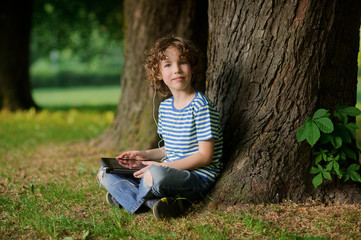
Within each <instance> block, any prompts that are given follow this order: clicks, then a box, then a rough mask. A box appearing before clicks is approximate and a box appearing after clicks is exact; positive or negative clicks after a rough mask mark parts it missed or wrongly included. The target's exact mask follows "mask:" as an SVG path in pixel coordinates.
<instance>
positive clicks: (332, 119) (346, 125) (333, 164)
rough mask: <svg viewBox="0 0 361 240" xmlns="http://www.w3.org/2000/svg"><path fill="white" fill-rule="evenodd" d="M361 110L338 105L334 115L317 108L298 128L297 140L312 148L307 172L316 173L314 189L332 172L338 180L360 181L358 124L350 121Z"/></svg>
mask: <svg viewBox="0 0 361 240" xmlns="http://www.w3.org/2000/svg"><path fill="white" fill-rule="evenodd" d="M360 114H361V111H360V110H359V109H358V108H356V107H350V106H341V105H337V106H336V109H335V110H334V112H333V115H331V114H330V113H329V111H328V110H326V109H319V110H317V111H316V112H315V113H314V114H313V116H312V117H311V116H308V117H307V118H306V121H305V123H304V124H302V125H301V126H300V127H299V128H298V130H297V141H298V142H302V141H304V140H306V141H307V142H308V143H309V144H310V145H311V147H312V148H313V154H314V155H315V159H314V160H315V162H314V166H312V167H311V169H310V173H311V174H315V175H316V176H315V177H314V178H313V180H312V184H313V185H314V187H315V188H317V187H318V186H319V185H320V184H321V183H322V182H323V180H324V179H326V180H331V179H332V175H335V176H337V177H338V178H339V179H344V181H348V180H349V179H351V180H353V181H356V182H361V176H360V174H359V170H360V162H359V161H358V155H359V149H358V148H357V147H356V129H358V127H357V125H356V124H355V123H353V122H349V117H356V116H358V115H360Z"/></svg>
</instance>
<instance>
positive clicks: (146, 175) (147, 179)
mask: <svg viewBox="0 0 361 240" xmlns="http://www.w3.org/2000/svg"><path fill="white" fill-rule="evenodd" d="M144 184H145V185H146V186H147V187H152V186H153V177H152V174H151V173H150V171H149V170H148V171H146V172H145V173H144Z"/></svg>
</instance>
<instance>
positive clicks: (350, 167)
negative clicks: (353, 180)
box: [347, 163, 360, 171]
mask: <svg viewBox="0 0 361 240" xmlns="http://www.w3.org/2000/svg"><path fill="white" fill-rule="evenodd" d="M359 169H360V165H359V164H356V163H353V164H351V165H350V166H348V168H347V170H353V171H358V170H359Z"/></svg>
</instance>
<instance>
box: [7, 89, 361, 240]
mask: <svg viewBox="0 0 361 240" xmlns="http://www.w3.org/2000/svg"><path fill="white" fill-rule="evenodd" d="M87 90H88V95H91V96H92V97H93V96H94V94H99V91H95V92H96V93H94V92H93V91H92V90H91V89H85V88H83V90H82V91H84V92H83V94H84V95H87V93H86V92H87ZM103 90H104V89H103ZM108 90H109V91H105V90H104V92H103V95H104V96H99V97H97V98H96V99H97V100H98V101H97V102H94V103H92V104H91V105H89V104H88V103H87V102H86V101H85V100H83V99H82V98H81V97H80V96H81V94H75V95H74V98H73V102H68V103H66V104H64V102H63V103H57V104H56V100H55V99H58V100H57V101H63V100H59V99H61V92H62V91H61V90H60V89H58V90H57V91H55V90H54V92H41V91H40V92H39V91H38V90H36V91H35V92H34V93H35V95H37V97H36V99H37V102H38V104H39V105H40V106H42V107H44V108H45V109H44V110H43V111H41V112H35V111H34V110H29V111H22V112H16V113H11V112H7V111H2V112H0V136H1V137H0V239H128V238H130V239H326V238H325V237H327V238H331V237H332V238H334V239H342V238H343V239H345V238H354V239H357V238H360V237H361V235H360V233H359V231H358V230H357V229H358V227H359V222H361V211H360V206H357V205H347V206H342V207H341V206H327V207H326V206H323V205H322V204H320V203H314V202H310V203H306V204H304V205H298V204H294V203H291V202H284V203H282V204H279V205H273V204H270V205H263V204H259V205H254V204H247V205H241V206H235V207H228V208H223V207H222V206H221V205H217V204H213V205H212V204H211V205H209V206H204V205H203V204H202V203H198V204H195V205H193V206H192V208H191V209H190V211H189V212H188V213H187V214H186V215H185V216H184V217H182V218H178V219H171V220H167V221H156V220H154V219H153V217H152V214H151V212H145V213H141V214H136V215H132V214H129V213H128V212H126V211H125V210H119V209H113V208H109V207H108V206H107V205H106V204H104V195H105V191H104V190H103V189H101V188H99V186H98V184H97V182H96V180H95V175H96V172H97V170H98V168H99V158H100V157H101V156H112V155H115V154H117V152H114V151H113V150H110V149H100V148H97V147H95V146H91V145H89V144H87V141H89V140H91V139H93V138H94V137H96V136H98V135H99V134H100V133H102V132H103V131H104V129H106V128H107V127H108V126H109V125H110V124H111V123H112V121H113V118H114V111H112V110H109V109H108V108H107V106H108V104H110V105H111V106H113V107H115V106H116V103H117V101H118V99H117V98H118V97H117V98H115V99H113V102H108V100H109V97H110V95H112V94H113V92H112V91H113V89H112V88H109V89H108ZM72 92H73V91H71V90H70V89H68V90H66V91H64V92H63V93H64V95H63V97H64V98H65V100H68V98H69V96H70V95H67V94H70V93H72ZM55 93H56V94H55ZM42 94H43V95H42ZM72 94H73V93H72ZM41 95H42V97H43V98H42V97H40V96H41ZM56 95H59V96H56ZM75 99H78V100H77V101H75ZM51 101H54V103H53V105H52V104H51V103H50V102H51ZM82 106H85V108H82ZM89 106H92V107H90V108H89ZM74 108H75V109H74ZM55 109H62V110H55ZM355 226H358V227H355ZM313 236H319V238H312V237H313ZM320 237H324V238H320Z"/></svg>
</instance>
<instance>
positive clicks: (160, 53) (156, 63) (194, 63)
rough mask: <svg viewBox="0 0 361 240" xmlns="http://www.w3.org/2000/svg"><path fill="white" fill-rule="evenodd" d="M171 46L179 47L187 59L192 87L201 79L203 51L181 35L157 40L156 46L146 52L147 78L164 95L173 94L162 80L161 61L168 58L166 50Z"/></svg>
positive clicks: (181, 53) (182, 55)
mask: <svg viewBox="0 0 361 240" xmlns="http://www.w3.org/2000/svg"><path fill="white" fill-rule="evenodd" d="M169 47H174V48H176V49H178V51H179V52H180V55H181V57H184V58H186V59H187V61H188V62H189V63H190V65H191V69H192V81H191V85H192V87H195V86H196V85H197V83H198V82H199V81H200V80H201V75H202V74H201V73H202V54H201V51H200V50H199V49H198V48H197V47H196V46H195V45H194V44H193V43H192V42H191V41H190V40H186V39H183V38H181V37H174V36H171V37H164V38H161V39H159V40H158V41H156V42H155V44H154V46H153V47H152V48H151V49H150V50H149V51H148V52H146V62H145V69H146V80H147V82H148V83H149V84H150V86H151V87H153V88H155V89H156V90H157V91H158V92H159V93H160V94H161V95H162V96H167V95H169V94H171V92H170V90H169V88H168V87H167V85H166V84H165V83H164V81H160V79H159V76H160V74H161V73H160V62H161V61H162V60H164V59H166V57H167V56H166V55H165V54H166V50H167V49H168V48H169Z"/></svg>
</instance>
